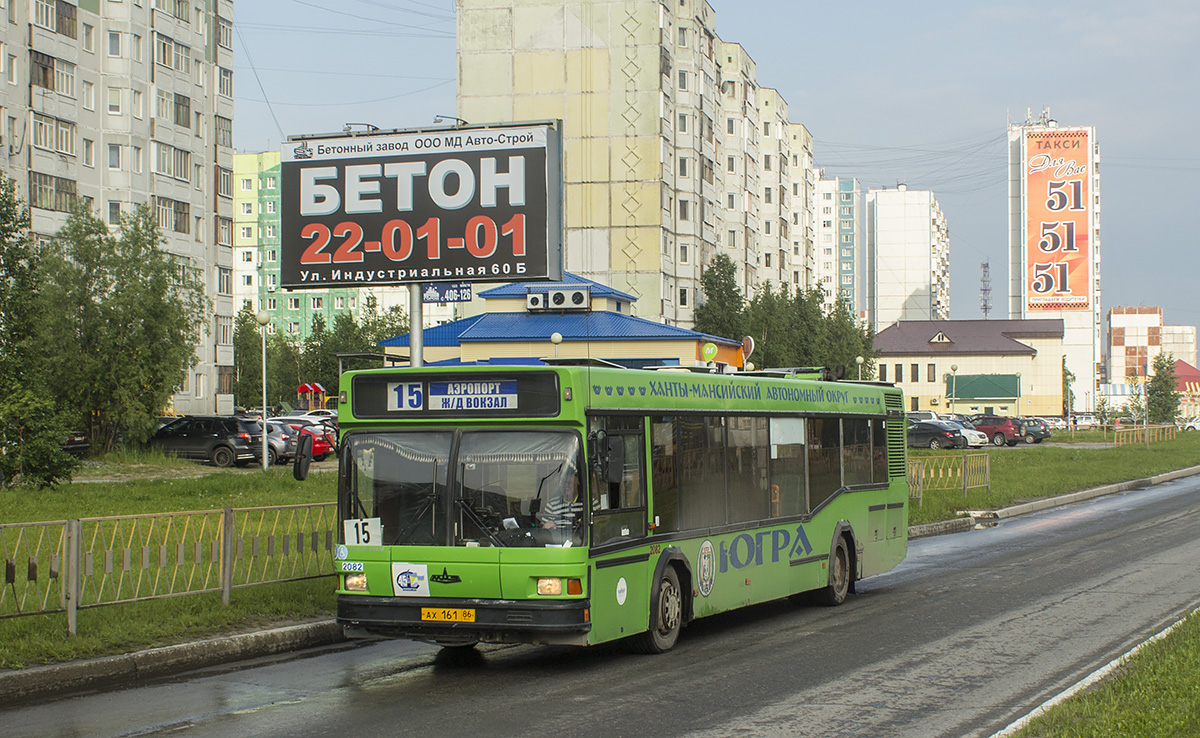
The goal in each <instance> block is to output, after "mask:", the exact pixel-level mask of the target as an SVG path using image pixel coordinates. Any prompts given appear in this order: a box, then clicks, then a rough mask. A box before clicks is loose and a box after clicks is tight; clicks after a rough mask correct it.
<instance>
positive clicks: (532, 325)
mask: <svg viewBox="0 0 1200 738" xmlns="http://www.w3.org/2000/svg"><path fill="white" fill-rule="evenodd" d="M480 318H481V319H480V320H479V322H477V323H475V324H474V325H473V326H471V327H470V328H468V329H467V330H465V331H463V332H462V334H460V335H459V339H458V340H459V341H461V342H463V343H466V342H468V341H545V340H548V339H549V337H550V334H551V333H554V332H555V331H557V332H559V333H561V334H562V337H563V340H564V341H586V340H589V339H591V340H611V339H617V340H625V341H630V340H635V341H636V340H662V339H675V340H692V341H696V340H700V339H704V340H708V341H714V342H718V343H724V344H728V345H740V342H739V341H732V340H730V339H727V338H720V337H717V336H709V335H707V334H704V333H696V332H695V331H689V330H687V329H684V328H677V327H676V326H673V325H663V324H662V323H655V322H654V321H652V320H646V319H645V318H638V317H636V316H633V315H625V314H624V313H611V312H607V311H600V312H582V313H570V312H567V313H554V312H545V313H542V312H537V313H484V314H483V315H482V316H480Z"/></svg>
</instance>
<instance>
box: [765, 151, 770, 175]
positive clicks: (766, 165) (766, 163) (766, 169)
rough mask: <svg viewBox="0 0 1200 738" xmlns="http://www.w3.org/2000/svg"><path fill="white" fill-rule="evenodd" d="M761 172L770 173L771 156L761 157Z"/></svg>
mask: <svg viewBox="0 0 1200 738" xmlns="http://www.w3.org/2000/svg"><path fill="white" fill-rule="evenodd" d="M763 170H764V171H767V172H769V171H771V155H770V154H765V155H764V156H763Z"/></svg>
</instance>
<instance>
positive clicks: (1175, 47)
mask: <svg viewBox="0 0 1200 738" xmlns="http://www.w3.org/2000/svg"><path fill="white" fill-rule="evenodd" d="M710 4H711V5H712V7H713V9H714V11H715V12H716V31H717V34H718V35H719V36H720V37H721V38H722V39H723V40H725V41H733V42H737V43H740V44H741V45H742V46H743V47H744V48H745V49H746V51H747V52H748V53H749V54H750V56H751V57H752V58H753V59H754V61H755V62H756V64H757V68H758V82H759V84H760V85H761V86H764V87H773V88H775V89H777V90H778V91H779V92H780V93H781V94H782V96H783V97H784V99H785V100H787V102H788V106H789V111H790V118H791V120H792V122H795V123H803V124H804V125H805V126H806V127H807V128H808V130H809V131H810V132H811V133H812V134H813V138H814V158H815V160H816V164H817V165H818V166H819V167H823V168H824V170H825V176H826V177H833V176H839V177H855V178H857V179H858V181H859V182H860V184H861V185H863V186H864V187H883V186H889V187H894V186H896V185H897V184H900V183H903V184H906V185H908V187H909V189H923V190H932V191H933V193H934V195H935V196H936V197H937V199H938V201H939V202H940V204H941V207H942V211H943V212H944V213H945V215H946V220H947V223H948V224H949V228H950V264H951V267H950V284H951V289H950V317H951V318H952V319H955V320H968V319H976V318H981V317H983V314H982V312H981V310H980V281H981V280H980V277H981V268H980V265H981V264H982V263H983V262H989V264H990V271H991V287H992V306H993V307H992V312H991V315H990V317H992V318H993V319H995V318H1004V317H1007V315H1006V309H1007V299H1006V298H1007V291H1008V257H1007V253H1008V231H1007V208H1008V205H1007V171H1006V161H1007V127H1008V123H1009V122H1010V121H1011V122H1015V123H1020V122H1023V121H1024V120H1025V119H1026V117H1027V115H1028V114H1029V112H1030V111H1032V115H1033V117H1035V118H1036V117H1037V116H1038V115H1040V113H1041V112H1042V110H1044V109H1048V110H1049V113H1050V117H1052V118H1053V119H1055V120H1057V121H1058V123H1059V125H1060V126H1094V127H1095V129H1096V140H1097V141H1098V143H1099V145H1100V155H1101V158H1100V196H1101V208H1100V213H1101V215H1100V243H1101V265H1100V274H1101V306H1102V309H1103V311H1104V313H1105V314H1107V312H1108V310H1110V309H1111V308H1113V307H1118V306H1150V307H1161V308H1162V309H1163V311H1164V318H1165V321H1166V324H1168V325H1192V326H1194V325H1197V324H1200V300H1198V299H1197V298H1198V293H1200V249H1198V248H1197V247H1198V246H1200V237H1197V235H1196V233H1197V231H1196V228H1195V226H1194V224H1189V221H1188V220H1187V218H1188V217H1189V215H1190V214H1192V213H1193V212H1194V211H1195V210H1196V209H1197V207H1198V204H1197V202H1196V200H1197V195H1196V193H1197V192H1198V191H1200V188H1198V187H1197V186H1196V185H1195V180H1196V177H1197V176H1198V175H1200V81H1198V77H1197V71H1198V69H1200V3H1197V2H1195V0H1145V1H1142V2H1136V3H1130V2H1113V1H1110V0H1094V1H1091V2H1087V3H1079V2H1075V3H1066V2H1058V3H1053V2H1045V0H1040V1H1030V0H1003V1H996V2H970V1H964V0H954V1H943V2H908V3H904V2H895V1H894V0H891V1H889V2H876V1H875V0H865V1H860V2H854V3H846V2H819V3H818V2H808V1H807V0H753V1H751V2H748V1H747V0H740V1H738V0H710ZM454 17H455V9H454V3H453V1H452V0H254V2H246V3H238V4H237V15H236V17H235V19H234V29H235V39H234V51H235V59H236V63H235V74H234V83H235V87H234V92H235V98H236V110H235V117H234V145H235V147H236V148H237V150H238V151H263V150H268V149H277V148H278V147H279V145H280V142H281V141H282V140H283V139H285V138H286V137H287V136H289V135H296V134H302V133H324V132H331V131H340V130H342V128H343V125H344V124H346V123H371V124H374V125H377V126H379V127H381V128H409V127H417V126H424V125H431V124H433V122H434V117H435V116H436V115H438V114H448V115H453V114H454V113H455V112H456V106H455V69H456V61H455V42H454V28H455V21H454ZM268 102H269V104H268ZM473 122H475V121H473ZM1139 224H1140V225H1139Z"/></svg>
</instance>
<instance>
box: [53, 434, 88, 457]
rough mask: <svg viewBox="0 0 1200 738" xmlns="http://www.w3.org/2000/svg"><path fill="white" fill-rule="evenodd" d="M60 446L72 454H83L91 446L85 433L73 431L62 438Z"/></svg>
mask: <svg viewBox="0 0 1200 738" xmlns="http://www.w3.org/2000/svg"><path fill="white" fill-rule="evenodd" d="M60 448H62V450H63V451H66V452H67V453H69V454H71V455H72V456H83V455H84V454H86V453H87V452H88V451H89V450H90V449H91V448H92V442H91V441H89V440H88V436H87V433H84V432H83V431H74V432H73V433H69V434H68V435H67V437H66V438H64V439H63V442H62V443H61V444H60Z"/></svg>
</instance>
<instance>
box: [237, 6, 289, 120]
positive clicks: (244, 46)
mask: <svg viewBox="0 0 1200 738" xmlns="http://www.w3.org/2000/svg"><path fill="white" fill-rule="evenodd" d="M234 29H235V30H237V35H238V41H241V42H242V51H243V52H245V54H246V61H247V63H249V64H250V71H251V72H253V74H254V81H255V82H257V83H258V89H259V91H260V92H262V96H263V99H262V102H265V103H266V104H267V110H268V111H269V112H270V113H271V120H273V121H275V128H276V129H278V130H279V140H281V141H282V140H283V139H284V138H287V137H286V136H284V135H283V126H281V125H279V118H277V117H276V116H275V108H274V107H273V106H272V105H271V100H270V98H268V97H267V88H266V87H263V83H262V79H260V78H259V76H258V70H257V69H255V68H254V60H253V59H251V58H250V46H249V45H247V44H246V39H244V38H242V31H241V29H240V28H239V27H238V26H237V25H236V24H235V25H234Z"/></svg>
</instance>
